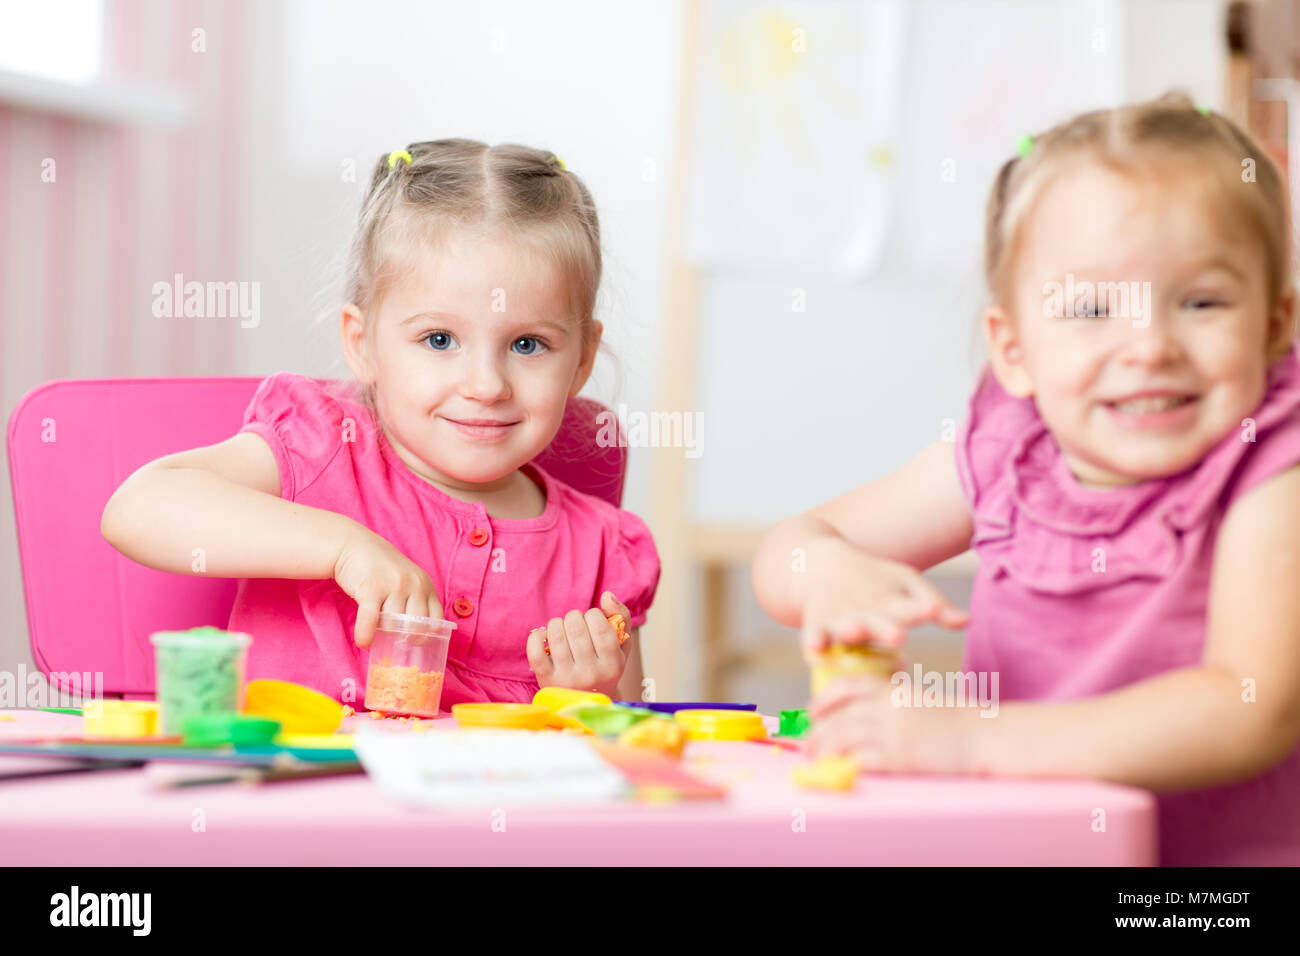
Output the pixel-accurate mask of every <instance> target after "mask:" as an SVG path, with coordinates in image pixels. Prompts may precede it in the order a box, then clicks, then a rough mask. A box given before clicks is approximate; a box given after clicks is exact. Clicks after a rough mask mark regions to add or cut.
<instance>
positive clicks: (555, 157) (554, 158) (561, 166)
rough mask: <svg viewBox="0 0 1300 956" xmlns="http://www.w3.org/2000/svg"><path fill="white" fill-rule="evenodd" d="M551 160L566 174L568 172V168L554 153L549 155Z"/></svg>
mask: <svg viewBox="0 0 1300 956" xmlns="http://www.w3.org/2000/svg"><path fill="white" fill-rule="evenodd" d="M551 158H552V159H553V160H555V161H556V162H557V163H559V164H560V168H561V169H563V170H564V171H565V172H566V173H567V172H568V171H569V167H568V166H565V165H564V160H562V159H560V157H558V156H556V155H555V154H554V153H551Z"/></svg>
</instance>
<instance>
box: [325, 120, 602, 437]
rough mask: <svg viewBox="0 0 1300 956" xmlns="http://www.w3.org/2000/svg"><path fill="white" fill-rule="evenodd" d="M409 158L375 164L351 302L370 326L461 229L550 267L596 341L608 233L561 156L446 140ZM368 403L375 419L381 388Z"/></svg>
mask: <svg viewBox="0 0 1300 956" xmlns="http://www.w3.org/2000/svg"><path fill="white" fill-rule="evenodd" d="M405 153H406V154H409V157H410V158H409V161H408V160H407V158H406V156H405V155H402V153H401V152H400V151H399V152H398V153H394V154H388V153H385V154H384V155H383V156H381V157H379V160H378V161H377V162H376V163H375V168H374V172H373V173H372V174H371V177H370V189H369V192H368V193H367V194H366V198H365V200H364V201H363V202H362V205H361V215H360V218H359V221H358V223H357V229H356V233H355V235H354V237H353V240H352V245H351V249H350V251H349V256H348V266H347V275H346V279H345V285H344V295H345V297H346V301H348V302H351V303H352V304H354V305H356V306H357V308H358V309H360V310H361V311H362V313H363V314H364V315H365V316H366V321H367V322H368V323H369V322H370V321H371V315H372V313H373V311H375V310H377V308H378V306H379V304H380V303H381V302H382V301H383V299H384V296H385V295H386V294H387V293H388V292H389V291H390V289H391V288H392V286H393V284H394V283H395V282H396V281H398V280H400V279H401V277H402V276H404V275H405V274H406V273H407V272H408V270H409V269H410V268H411V267H412V266H414V265H415V260H416V258H417V257H416V256H415V255H413V254H412V250H413V249H419V250H421V251H426V250H428V249H429V248H431V247H434V248H436V247H437V245H438V244H440V243H441V242H443V241H445V240H446V238H447V236H448V234H449V233H451V232H452V230H453V229H455V230H460V229H470V230H477V231H478V232H480V233H481V234H483V235H504V236H506V237H508V238H510V239H513V240H516V241H518V242H519V243H520V245H521V247H522V248H523V250H525V251H527V252H530V253H534V254H537V255H541V256H543V257H545V258H547V259H549V260H550V262H551V263H552V264H553V265H554V266H556V267H557V268H558V269H559V270H560V272H561V274H562V275H564V276H565V278H566V280H567V283H568V290H569V295H570V304H571V309H572V313H573V315H574V317H576V318H577V319H578V321H579V323H580V325H581V329H582V332H583V336H584V341H589V337H590V336H592V335H594V333H595V326H594V313H595V308H596V295H597V292H598V290H599V288H600V276H601V250H600V224H599V220H598V219H597V216H596V206H595V204H594V203H593V202H592V199H591V193H590V192H589V191H588V190H587V187H586V186H585V185H584V184H583V182H582V180H581V179H579V178H578V177H577V175H575V174H574V173H571V172H568V171H567V170H566V169H565V168H564V165H563V164H562V163H561V162H560V161H559V159H558V158H557V157H556V156H555V155H554V154H553V153H549V152H546V151H544V150H540V149H533V148H531V147H529V146H519V145H516V144H513V143H506V144H502V145H497V146H488V145H487V144H486V143H480V142H477V141H475V140H470V139H439V140H432V141H430V142H424V143H411V144H410V145H409V146H407V147H406V149H405ZM390 159H391V162H390ZM360 396H361V400H362V402H363V403H364V404H365V406H366V407H367V408H368V409H369V410H370V412H371V414H372V415H374V414H376V410H375V404H374V387H373V386H368V387H365V388H363V389H361V390H360Z"/></svg>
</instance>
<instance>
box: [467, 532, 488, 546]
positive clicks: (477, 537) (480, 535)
mask: <svg viewBox="0 0 1300 956" xmlns="http://www.w3.org/2000/svg"><path fill="white" fill-rule="evenodd" d="M487 539H488V533H487V532H486V531H484V530H483V529H482V528H475V529H474V530H473V531H471V532H470V533H469V543H470V544H472V545H474V547H476V548H477V547H478V546H479V545H483V544H487Z"/></svg>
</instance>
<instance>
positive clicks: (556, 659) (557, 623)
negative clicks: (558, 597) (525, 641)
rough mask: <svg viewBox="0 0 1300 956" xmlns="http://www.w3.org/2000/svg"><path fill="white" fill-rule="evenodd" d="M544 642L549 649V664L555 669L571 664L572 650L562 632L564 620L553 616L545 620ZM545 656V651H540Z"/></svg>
mask: <svg viewBox="0 0 1300 956" xmlns="http://www.w3.org/2000/svg"><path fill="white" fill-rule="evenodd" d="M546 642H547V644H548V645H549V646H550V649H551V664H552V666H554V667H555V669H556V670H561V669H563V668H566V667H572V666H573V650H572V649H571V648H570V647H569V638H568V637H567V636H566V635H565V633H564V621H563V620H561V619H560V618H558V617H553V618H551V619H550V620H549V621H547V622H546ZM542 654H543V656H545V654H546V652H545V651H543V652H542Z"/></svg>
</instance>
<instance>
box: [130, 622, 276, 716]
mask: <svg viewBox="0 0 1300 956" xmlns="http://www.w3.org/2000/svg"><path fill="white" fill-rule="evenodd" d="M149 641H150V643H152V644H153V646H154V665H155V667H156V673H157V681H156V684H157V687H156V691H157V694H158V708H159V710H160V714H159V723H160V724H161V725H162V726H161V729H162V733H163V735H164V736H168V737H170V736H174V735H177V734H180V733H182V728H183V727H184V724H185V718H187V717H193V716H195V715H196V714H214V713H217V712H218V711H223V710H225V711H239V710H242V709H243V706H244V668H245V664H246V661H247V658H248V645H249V644H251V643H252V642H253V639H252V637H250V636H249V635H247V634H244V633H241V632H238V631H223V630H221V629H220V628H217V627H196V628H192V629H191V630H188V631H159V632H158V633H156V634H151V635H150V636H149Z"/></svg>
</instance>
